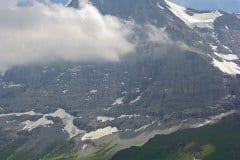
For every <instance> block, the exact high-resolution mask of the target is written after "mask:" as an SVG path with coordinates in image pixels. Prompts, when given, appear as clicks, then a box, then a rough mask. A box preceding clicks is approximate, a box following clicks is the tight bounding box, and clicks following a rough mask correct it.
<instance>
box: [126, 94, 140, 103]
mask: <svg viewBox="0 0 240 160" xmlns="http://www.w3.org/2000/svg"><path fill="white" fill-rule="evenodd" d="M141 97H142V96H138V97H137V98H136V99H134V100H132V101H131V102H130V103H129V104H134V103H136V102H138V101H139V100H140V99H141Z"/></svg>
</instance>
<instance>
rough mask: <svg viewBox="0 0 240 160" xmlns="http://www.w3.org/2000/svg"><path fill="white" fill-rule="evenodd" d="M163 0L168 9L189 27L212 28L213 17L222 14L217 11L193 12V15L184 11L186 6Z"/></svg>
mask: <svg viewBox="0 0 240 160" xmlns="http://www.w3.org/2000/svg"><path fill="white" fill-rule="evenodd" d="M165 2H166V3H167V5H168V8H169V10H170V11H171V12H172V13H173V14H175V15H176V16H177V17H178V18H180V19H181V20H182V21H183V22H184V23H185V24H186V25H187V26H188V27H190V28H194V27H199V28H211V29H212V28H213V23H214V21H215V19H216V18H218V17H220V16H222V14H221V13H220V12H219V11H213V12H208V13H194V14H193V15H189V14H188V13H187V12H186V11H187V9H186V8H184V7H182V6H179V5H177V4H175V3H172V2H170V1H169V0H165Z"/></svg>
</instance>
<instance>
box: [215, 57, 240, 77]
mask: <svg viewBox="0 0 240 160" xmlns="http://www.w3.org/2000/svg"><path fill="white" fill-rule="evenodd" d="M212 64H213V65H214V66H215V67H217V68H218V69H219V70H220V71H222V72H223V73H226V74H230V75H236V74H240V67H239V66H238V65H237V64H236V63H234V62H229V61H226V60H223V61H222V62H221V61H218V60H216V59H214V58H213V62H212Z"/></svg>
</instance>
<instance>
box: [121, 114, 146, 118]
mask: <svg viewBox="0 0 240 160" xmlns="http://www.w3.org/2000/svg"><path fill="white" fill-rule="evenodd" d="M140 116H141V115H140V114H132V115H121V116H119V117H118V119H121V118H136V117H140Z"/></svg>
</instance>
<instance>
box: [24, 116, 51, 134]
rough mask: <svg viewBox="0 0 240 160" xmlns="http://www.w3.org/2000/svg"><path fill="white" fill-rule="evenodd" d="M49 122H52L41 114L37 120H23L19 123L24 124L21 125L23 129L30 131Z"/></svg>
mask: <svg viewBox="0 0 240 160" xmlns="http://www.w3.org/2000/svg"><path fill="white" fill-rule="evenodd" d="M51 124H54V123H53V121H52V120H48V119H47V118H46V117H45V116H43V117H42V118H40V119H38V120H37V121H29V120H27V121H24V122H22V123H20V125H25V126H24V127H23V130H28V131H31V130H33V129H35V128H37V127H39V126H44V127H46V126H49V125H51Z"/></svg>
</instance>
